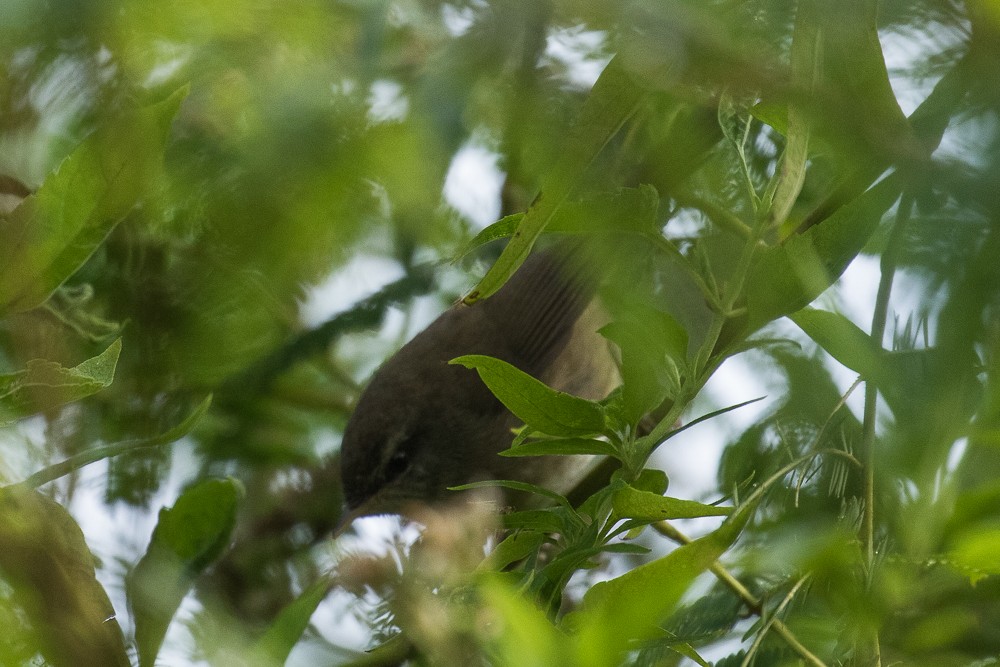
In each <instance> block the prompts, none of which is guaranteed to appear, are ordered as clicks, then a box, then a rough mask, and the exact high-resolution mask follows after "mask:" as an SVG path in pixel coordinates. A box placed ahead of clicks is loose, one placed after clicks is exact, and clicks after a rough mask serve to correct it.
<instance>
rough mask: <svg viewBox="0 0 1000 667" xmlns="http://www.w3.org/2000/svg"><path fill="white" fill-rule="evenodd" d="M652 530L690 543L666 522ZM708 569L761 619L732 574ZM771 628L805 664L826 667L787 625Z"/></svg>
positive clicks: (761, 609) (758, 604)
mask: <svg viewBox="0 0 1000 667" xmlns="http://www.w3.org/2000/svg"><path fill="white" fill-rule="evenodd" d="M653 528H655V529H656V530H657V532H659V533H660V534H661V535H664V536H666V537H669V538H670V539H672V540H674V541H675V542H677V543H678V544H690V543H691V538H690V537H688V536H687V535H685V534H684V533H682V532H681V531H679V530H677V528H675V527H674V526H672V525H671V524H669V523H667V522H666V521H660V522H659V523H655V524H653ZM708 569H709V570H710V571H711V572H712V574H714V575H715V576H716V577H717V578H718V579H719V581H721V582H722V583H723V584H725V585H726V586H728V587H729V589H730V590H731V591H733V592H734V593H736V595H737V596H739V598H740V600H742V601H743V604H745V605H746V606H747V608H748V609H750V611H751V612H753V613H754V614H755V615H756V616H761V617H763V615H764V607H763V605H762V604H761V601H760V600H758V599H757V598H756V597H755V596H754V594H753V593H751V592H750V590H749V589H747V587H746V586H744V585H743V584H742V583H740V581H739V579H737V578H736V577H735V576H733V575H732V573H730V572H729V570H727V569H726V568H725V567H724V566H723V565H722V564H721V563H719V562H718V561H715V562H714V563H712V565H711V566H710V567H709V568H708ZM771 627H772V628H773V629H774V632H775V633H776V634H777V635H778V636H779V637H781V638H782V639H783V640H785V643H787V644H788V646H789V647H790V648H791V649H792V650H793V651H795V653H797V654H798V656H799V657H800V658H802V659H803V660H805V662H806V663H807V664H809V665H812V666H813V667H826V663H824V662H823V661H822V660H820V659H819V657H817V656H816V654H814V653H813V652H812V651H810V650H809V649H807V648H806V647H805V646H804V645H803V644H802V642H800V641H799V640H798V638H796V637H795V634H794V633H793V632H792V631H791V630H790V629H789V628H788V626H787V625H785V624H784V623H782V622H781V621H780V620H778V619H777V618H775V619H773V622H772V623H771Z"/></svg>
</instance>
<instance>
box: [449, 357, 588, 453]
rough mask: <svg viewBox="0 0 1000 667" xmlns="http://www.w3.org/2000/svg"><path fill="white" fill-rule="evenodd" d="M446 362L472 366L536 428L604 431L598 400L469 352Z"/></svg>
mask: <svg viewBox="0 0 1000 667" xmlns="http://www.w3.org/2000/svg"><path fill="white" fill-rule="evenodd" d="M449 363H452V364H460V365H462V366H465V367H466V368H472V369H475V370H476V371H477V372H478V373H479V377H480V378H482V380H483V383H484V384H485V385H486V386H487V387H489V389H490V391H492V392H493V395H494V396H496V397H497V398H498V399H500V402H501V403H503V404H504V405H505V406H507V409H508V410H510V411H511V412H513V413H514V415H515V416H516V417H517V418H518V419H520V420H521V421H523V422H524V423H525V424H527V425H528V426H529V427H531V428H533V429H535V430H537V431H540V432H542V433H546V434H548V435H554V436H567V437H571V436H582V435H594V434H596V433H601V432H603V431H604V428H605V418H604V408H603V406H601V405H600V404H599V403H595V402H594V401H588V400H586V399H583V398H579V397H576V396H571V395H570V394H566V393H564V392H561V391H556V390H555V389H551V388H549V387H547V386H545V384H543V383H542V382H539V381H538V380H536V379H535V378H533V377H531V376H530V375H528V374H527V373H525V372H524V371H521V370H519V369H517V368H515V367H514V366H512V365H511V364H508V363H507V362H506V361H501V360H500V359H494V358H492V357H487V356H484V355H481V354H469V355H465V356H463V357H458V358H457V359H452V360H451V361H450V362H449Z"/></svg>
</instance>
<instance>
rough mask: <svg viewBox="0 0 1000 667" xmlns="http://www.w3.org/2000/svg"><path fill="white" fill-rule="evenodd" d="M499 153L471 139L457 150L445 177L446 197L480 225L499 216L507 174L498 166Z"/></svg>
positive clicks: (454, 206) (464, 214) (458, 209)
mask: <svg viewBox="0 0 1000 667" xmlns="http://www.w3.org/2000/svg"><path fill="white" fill-rule="evenodd" d="M499 157H500V156H499V155H497V154H496V153H495V152H494V151H491V150H489V149H488V148H486V147H485V146H483V145H482V144H481V143H479V142H477V141H476V140H475V139H473V140H470V141H468V142H466V143H465V145H463V146H462V147H461V148H459V149H458V152H456V153H455V157H454V158H452V161H451V165H450V166H449V167H448V174H447V176H446V177H445V180H444V198H445V200H446V201H447V202H448V204H449V205H450V206H451V207H452V208H454V209H455V210H456V211H458V212H459V213H460V214H461V215H462V216H464V217H465V218H467V219H468V220H469V221H470V222H472V224H474V225H475V226H476V227H479V228H482V227H485V226H486V225H488V224H490V223H491V222H495V221H496V219H497V218H498V217H499V216H500V190H501V188H502V187H503V181H504V174H503V172H502V171H500V167H499V166H497V161H498V160H499Z"/></svg>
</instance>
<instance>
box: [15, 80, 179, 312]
mask: <svg viewBox="0 0 1000 667" xmlns="http://www.w3.org/2000/svg"><path fill="white" fill-rule="evenodd" d="M186 95H187V88H186V87H185V88H182V89H180V90H178V91H176V92H175V93H173V94H172V95H171V96H170V97H168V98H167V99H166V100H163V101H161V102H158V103H156V104H152V105H149V106H146V107H142V108H139V109H135V110H132V111H130V112H129V113H126V114H124V115H123V116H122V117H120V118H118V119H117V120H115V121H113V122H111V123H109V124H108V125H107V126H105V127H102V128H101V129H100V130H98V131H97V132H95V133H94V134H93V135H92V136H90V137H89V138H87V139H86V140H84V142H83V143H82V144H80V146H79V147H77V149H76V150H74V151H73V153H72V154H70V156H69V157H67V158H66V159H65V160H64V161H63V162H62V164H61V165H60V166H59V167H58V168H57V169H56V170H55V171H54V172H52V173H51V174H50V175H49V176H48V178H46V179H45V182H44V183H43V184H42V186H41V188H39V190H38V192H36V193H34V194H32V195H30V196H28V197H26V198H25V199H24V201H22V202H21V203H20V205H18V207H17V208H15V209H14V210H13V211H12V212H11V214H10V215H9V216H7V217H0V237H2V238H3V239H4V243H3V244H2V245H0V266H2V267H3V271H2V273H0V310H8V311H14V312H18V311H23V310H28V309H30V308H34V307H35V306H38V305H39V304H41V303H42V302H44V301H45V300H46V299H48V297H49V295H51V294H52V292H53V291H55V290H56V288H58V287H59V286H60V285H61V284H62V283H63V282H64V281H65V280H66V279H67V278H69V277H70V276H71V275H73V274H74V273H75V272H76V270H77V269H79V268H80V266H82V265H83V263H84V262H85V261H87V258H88V257H90V255H91V254H92V253H93V252H94V250H96V249H97V247H98V246H99V245H100V244H101V243H102V242H103V241H104V239H105V238H106V237H107V235H108V234H109V233H110V232H111V230H112V229H114V227H115V225H117V224H118V222H119V221H121V220H122V218H124V217H125V215H126V214H128V212H129V211H130V210H131V209H132V207H133V206H135V204H136V202H137V201H138V200H139V199H140V197H141V196H142V194H143V191H144V189H145V188H146V184H147V181H148V180H149V179H150V178H151V176H152V174H153V173H154V172H155V170H156V169H157V168H158V166H159V163H160V161H161V159H162V155H163V148H164V145H165V144H166V140H167V134H168V131H169V129H170V122H171V120H172V119H173V117H174V115H175V114H176V113H177V110H178V109H179V108H180V104H181V102H182V101H183V99H184V97H185V96H186Z"/></svg>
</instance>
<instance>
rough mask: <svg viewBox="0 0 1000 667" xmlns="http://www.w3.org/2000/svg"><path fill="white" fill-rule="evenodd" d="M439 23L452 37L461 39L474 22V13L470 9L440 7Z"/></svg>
mask: <svg viewBox="0 0 1000 667" xmlns="http://www.w3.org/2000/svg"><path fill="white" fill-rule="evenodd" d="M441 22H442V23H444V27H445V29H446V30H447V31H448V34H450V35H451V36H452V37H461V36H462V35H464V34H465V33H467V32H468V31H469V28H471V27H472V24H473V23H475V22H476V11H475V10H474V9H473V8H472V7H456V6H455V5H452V4H444V5H441Z"/></svg>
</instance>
